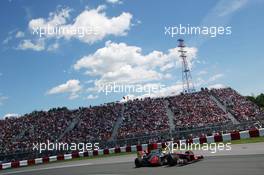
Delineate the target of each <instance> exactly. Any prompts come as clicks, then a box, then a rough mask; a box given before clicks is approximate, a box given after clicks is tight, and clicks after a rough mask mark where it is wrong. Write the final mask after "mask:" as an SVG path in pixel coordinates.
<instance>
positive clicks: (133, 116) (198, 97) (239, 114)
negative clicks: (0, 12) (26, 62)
mask: <svg viewBox="0 0 264 175" xmlns="http://www.w3.org/2000/svg"><path fill="white" fill-rule="evenodd" d="M211 95H214V96H215V97H217V99H219V101H220V102H221V103H223V104H224V105H226V106H227V107H228V110H230V111H231V112H232V113H233V114H234V115H235V117H236V118H237V119H238V120H239V121H244V120H245V121H248V120H254V119H255V117H256V116H257V115H260V114H263V113H262V112H261V110H260V109H259V108H258V107H257V106H256V105H255V104H253V103H252V102H250V101H248V100H247V99H246V98H245V97H243V96H241V95H239V94H238V93H237V92H236V91H234V90H233V89H231V88H226V89H213V90H210V91H209V90H207V89H206V90H202V91H200V92H196V93H191V94H180V95H176V96H171V97H164V98H145V99H135V100H129V101H127V102H124V103H120V102H115V103H108V104H104V105H100V106H94V107H91V106H90V107H85V108H84V107H83V108H78V109H75V110H69V109H67V108H65V107H63V108H54V109H51V110H49V111H34V112H32V113H30V114H25V115H24V116H21V117H17V118H15V117H9V118H6V119H4V120H0V156H1V155H5V154H14V153H20V152H25V151H31V150H32V147H33V143H43V142H46V141H47V140H49V141H60V142H65V143H73V142H75V143H78V142H84V143H85V142H91V141H98V142H101V141H102V142H106V141H109V140H110V138H113V136H112V133H113V130H114V128H115V127H116V126H118V125H116V124H117V123H118V122H117V121H121V122H120V125H119V127H118V129H117V130H116V131H117V132H116V138H117V140H123V139H129V138H135V137H140V136H147V135H155V137H156V138H159V139H162V138H165V137H163V136H162V138H160V137H159V136H160V135H162V134H163V133H169V131H171V130H170V129H171V128H170V127H171V124H170V122H169V121H170V120H169V114H168V111H169V110H171V112H172V113H173V116H172V117H173V123H174V125H175V131H180V130H177V129H179V128H185V129H186V128H188V129H190V128H202V127H208V126H209V127H210V126H213V125H216V124H219V125H224V124H230V123H231V121H230V119H229V118H228V117H227V113H226V112H225V111H224V110H222V109H221V108H219V107H218V105H217V104H216V102H215V101H214V100H212V98H211ZM231 124H232V123H231ZM0 161H1V160H0Z"/></svg>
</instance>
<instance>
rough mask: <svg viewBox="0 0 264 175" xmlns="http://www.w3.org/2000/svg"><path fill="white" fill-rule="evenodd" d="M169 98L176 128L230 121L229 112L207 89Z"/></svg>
mask: <svg viewBox="0 0 264 175" xmlns="http://www.w3.org/2000/svg"><path fill="white" fill-rule="evenodd" d="M168 100H169V102H170V105H169V107H170V108H171V110H172V111H173V112H174V124H175V127H176V128H182V127H184V128H197V127H204V126H208V125H213V124H214V125H215V124H226V123H228V122H230V120H229V118H228V117H227V113H226V112H224V111H223V110H222V109H221V108H219V107H218V106H217V104H216V103H215V102H214V101H213V100H212V99H211V98H210V94H209V92H208V91H207V90H203V91H200V92H196V93H191V94H181V95H178V96H173V97H169V98H168Z"/></svg>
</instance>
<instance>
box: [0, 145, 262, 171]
mask: <svg viewBox="0 0 264 175" xmlns="http://www.w3.org/2000/svg"><path fill="white" fill-rule="evenodd" d="M253 145H254V144H253ZM253 145H252V146H253ZM255 146H257V147H259V148H262V149H261V150H264V143H262V144H255ZM239 147H241V148H242V149H246V148H247V145H246V146H245V145H243V146H242V145H241V146H239ZM250 147H251V146H250ZM250 147H248V148H250ZM253 147H254V146H253ZM248 150H252V149H248ZM241 154H247V155H218V156H215V155H214V156H212V155H211V156H207V157H205V159H204V160H202V161H200V162H196V163H193V164H189V165H185V166H180V167H179V166H175V167H167V166H163V167H144V168H134V162H133V159H134V158H135V155H127V156H123V157H119V156H117V157H112V158H110V157H108V158H103V159H94V160H82V161H70V162H64V163H63V162H61V163H53V164H47V165H38V166H32V167H24V168H19V169H12V170H7V171H3V172H0V174H2V175H7V174H10V175H12V174H14V175H36V174H37V175H88V174H89V175H125V174H128V175H141V174H142V175H143V174H144V175H152V174H154V175H169V174H177V175H186V174H188V175H194V174H195V175H212V174H213V175H229V174H232V175H263V172H264V154H262V152H261V153H260V154H257V155H256V154H250V152H248V153H247V151H246V152H245V153H241ZM113 162H114V163H113Z"/></svg>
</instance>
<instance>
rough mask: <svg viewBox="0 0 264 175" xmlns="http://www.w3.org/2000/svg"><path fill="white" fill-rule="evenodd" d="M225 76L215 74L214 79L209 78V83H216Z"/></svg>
mask: <svg viewBox="0 0 264 175" xmlns="http://www.w3.org/2000/svg"><path fill="white" fill-rule="evenodd" d="M223 76H224V74H215V75H213V76H212V77H210V78H209V80H208V82H212V81H216V80H218V79H219V78H222V77H223Z"/></svg>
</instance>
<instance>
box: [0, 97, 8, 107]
mask: <svg viewBox="0 0 264 175" xmlns="http://www.w3.org/2000/svg"><path fill="white" fill-rule="evenodd" d="M7 99H8V97H6V96H3V95H2V94H0V106H2V105H3V104H4V101H6V100H7Z"/></svg>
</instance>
